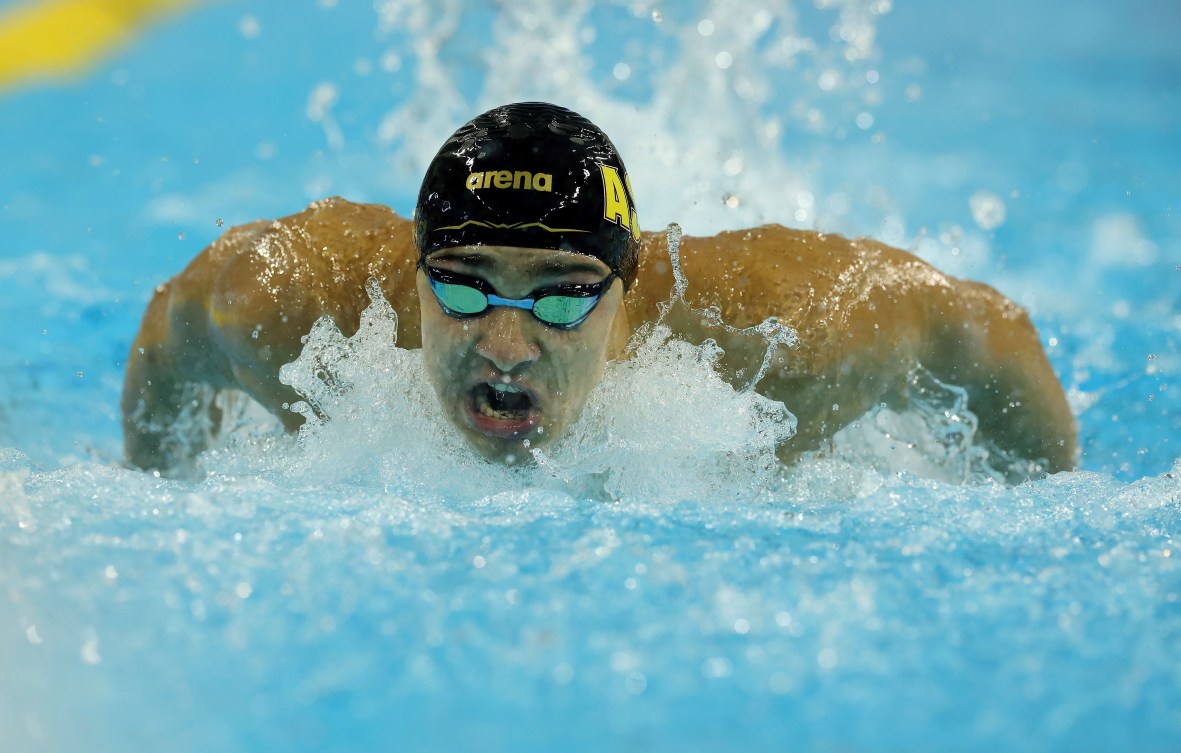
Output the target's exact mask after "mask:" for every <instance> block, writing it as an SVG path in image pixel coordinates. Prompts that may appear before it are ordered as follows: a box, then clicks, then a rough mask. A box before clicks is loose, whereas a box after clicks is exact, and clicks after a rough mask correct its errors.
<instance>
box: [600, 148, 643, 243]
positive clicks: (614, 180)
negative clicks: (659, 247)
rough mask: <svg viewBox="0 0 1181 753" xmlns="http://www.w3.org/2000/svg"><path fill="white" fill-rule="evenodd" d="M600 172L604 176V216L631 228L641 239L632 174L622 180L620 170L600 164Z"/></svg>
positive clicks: (626, 227) (633, 234) (633, 233)
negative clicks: (633, 197)
mask: <svg viewBox="0 0 1181 753" xmlns="http://www.w3.org/2000/svg"><path fill="white" fill-rule="evenodd" d="M599 172H600V173H601V174H602V176H603V218H604V219H606V220H607V221H608V222H614V223H615V224H616V225H619V226H620V227H622V228H624V229H625V230H630V231H631V234H632V237H633V238H635V239H636V240H639V239H640V218H639V216H638V215H637V214H636V206H635V201H634V200H633V199H632V196H633V193H632V179H631V176H630V175H625V176H624V177H623V180H620V178H619V170H618V169H617V168H614V167H611V166H610V165H599Z"/></svg>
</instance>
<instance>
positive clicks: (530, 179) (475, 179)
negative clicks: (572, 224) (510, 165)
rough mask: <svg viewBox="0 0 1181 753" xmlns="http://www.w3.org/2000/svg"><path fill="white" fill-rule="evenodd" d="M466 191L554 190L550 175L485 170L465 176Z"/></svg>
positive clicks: (518, 171)
mask: <svg viewBox="0 0 1181 753" xmlns="http://www.w3.org/2000/svg"><path fill="white" fill-rule="evenodd" d="M466 185H467V189H468V190H469V191H475V190H477V189H481V188H523V189H525V190H526V191H545V192H547V193H549V192H552V191H553V190H554V176H553V175H551V174H550V173H531V172H529V171H527V170H517V171H515V172H514V171H512V170H486V171H484V172H479V173H472V174H471V175H469V176H467V184H466Z"/></svg>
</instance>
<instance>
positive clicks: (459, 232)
mask: <svg viewBox="0 0 1181 753" xmlns="http://www.w3.org/2000/svg"><path fill="white" fill-rule="evenodd" d="M414 239H415V242H416V243H417V244H418V252H419V254H420V256H421V257H426V256H427V255H428V254H430V253H432V252H434V251H438V250H439V249H443V248H451V247H453V246H480V245H491V246H521V247H527V248H550V249H555V250H559V251H573V252H575V253H579V254H585V255H587V256H593V257H595V258H596V259H600V260H602V261H603V262H604V263H605V264H606V265H607V266H608V267H610V268H611V269H612V270H613V271H615V272H616V273H617V274H618V275H619V277H620V279H622V280H623V286H624V289H625V290H626V289H627V288H629V287H631V284H632V281H633V280H635V278H636V265H637V264H638V263H639V257H640V226H639V222H638V220H637V219H636V210H635V201H634V200H633V198H632V190H631V181H630V180H629V179H628V176H627V170H626V169H625V168H624V166H623V160H621V159H620V158H619V152H617V151H616V150H615V145H614V144H612V143H611V140H610V139H608V138H607V134H605V133H603V131H602V130H600V129H599V127H598V126H596V125H595V124H594V123H592V122H590V121H589V120H587V119H586V118H584V117H582V116H581V115H579V114H578V113H576V112H571V111H570V110H567V109H565V108H563V107H558V106H556V105H551V104H547V103H544V102H521V103H517V104H511V105H505V106H503V107H497V108H495V109H492V110H489V111H488V112H486V113H484V114H483V115H480V116H478V117H476V118H475V119H474V120H472V121H471V122H469V123H468V124H466V125H464V126H463V127H462V128H460V129H459V130H458V131H456V132H455V133H454V134H452V136H451V138H449V139H447V142H446V143H445V144H443V147H442V148H441V149H440V150H439V153H438V154H436V155H435V159H434V160H433V161H432V162H431V164H430V167H428V168H427V171H426V177H424V178H423V181H422V190H421V191H419V194H418V208H417V209H416V210H415V224H414Z"/></svg>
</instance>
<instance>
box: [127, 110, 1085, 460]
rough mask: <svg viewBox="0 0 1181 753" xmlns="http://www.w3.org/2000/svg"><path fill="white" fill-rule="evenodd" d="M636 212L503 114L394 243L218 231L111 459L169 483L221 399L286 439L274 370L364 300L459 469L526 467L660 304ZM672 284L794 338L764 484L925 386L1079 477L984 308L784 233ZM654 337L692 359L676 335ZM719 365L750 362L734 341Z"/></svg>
mask: <svg viewBox="0 0 1181 753" xmlns="http://www.w3.org/2000/svg"><path fill="white" fill-rule="evenodd" d="M635 207H636V205H635V201H634V197H633V193H632V188H631V183H630V180H629V179H628V174H627V171H626V169H625V167H624V165H623V162H622V160H621V159H620V157H619V154H618V152H617V151H616V149H615V147H614V146H613V145H612V143H611V141H610V140H609V139H608V138H607V136H606V134H604V133H603V132H602V131H601V130H600V129H599V128H597V127H596V126H595V125H594V124H592V123H591V122H590V121H588V120H586V119H585V118H583V117H581V116H580V115H577V114H576V113H573V112H571V111H569V110H566V109H563V108H560V107H557V106H554V105H549V104H543V103H519V104H513V105H508V106H505V107H500V108H496V109H493V110H490V111H489V112H487V113H484V114H482V115H480V116H479V117H477V118H475V119H474V120H472V121H471V122H469V123H467V124H466V125H464V126H463V127H461V128H460V129H459V130H458V131H456V132H455V134H453V135H452V136H451V137H450V138H449V139H448V140H447V142H446V143H445V144H444V145H443V147H442V148H441V149H440V150H439V153H438V154H437V155H436V156H435V158H434V160H433V161H432V163H431V165H430V166H429V168H428V169H427V173H426V176H425V178H424V180H423V184H422V188H421V191H420V193H419V198H418V205H417V208H416V210H415V217H414V220H413V221H411V220H407V219H404V218H401V217H399V216H398V215H397V214H396V213H394V212H393V211H392V210H391V209H389V208H387V207H385V206H381V205H376V204H356V203H352V202H349V201H346V200H344V199H340V198H331V199H326V200H323V201H319V202H316V203H313V204H312V205H310V206H309V207H308V208H307V209H305V210H304V211H302V212H299V213H297V214H293V215H290V216H288V217H284V218H281V219H279V220H276V221H273V222H268V221H262V220H260V221H257V222H253V223H250V224H247V225H242V226H239V227H235V228H232V229H230V230H228V231H227V232H226V233H225V234H224V235H223V236H222V237H220V238H219V239H217V240H216V241H215V242H214V243H213V244H212V245H210V246H209V247H208V248H206V249H205V250H204V251H202V252H201V253H200V254H199V255H198V256H197V257H196V258H195V259H194V260H193V261H192V262H191V263H190V264H189V266H188V267H187V268H186V269H185V270H184V271H182V272H181V273H180V274H179V275H177V276H176V277H174V278H173V279H171V280H170V281H168V282H167V283H164V284H163V285H161V286H160V287H159V288H158V289H157V291H156V293H155V295H154V297H153V298H152V300H151V302H150V304H149V305H148V308H147V311H146V313H145V315H144V319H143V323H142V325H141V328H140V330H139V333H138V334H137V336H136V338H135V340H134V342H133V343H132V347H131V355H130V357H129V359H128V364H127V373H126V380H125V383H124V391H123V404H122V408H123V426H124V432H125V448H126V454H127V459H128V460H129V461H130V462H131V463H133V464H135V465H137V466H139V467H141V468H145V469H159V470H162V471H166V472H167V471H173V472H175V471H177V470H178V469H183V468H184V467H185V466H186V464H188V463H190V462H191V461H192V459H193V457H194V456H195V455H196V453H198V452H199V451H200V450H201V449H203V448H204V446H206V443H207V442H208V441H209V439H210V436H209V431H208V429H206V430H201V428H200V427H201V426H202V425H204V426H206V427H209V426H216V425H217V423H218V420H219V414H218V408H217V405H216V404H215V402H214V401H213V400H212V399H211V398H210V396H211V395H212V394H214V393H216V392H218V391H220V390H229V389H233V390H239V391H241V392H244V393H246V394H247V395H249V396H250V397H252V398H254V400H256V401H257V402H258V403H260V404H261V405H262V406H263V407H265V408H266V409H267V410H269V411H270V412H271V413H273V414H274V415H275V416H277V417H278V418H279V419H280V420H281V421H282V422H283V424H284V426H285V427H286V428H287V429H288V430H295V429H296V428H298V426H299V425H300V424H301V423H302V422H303V417H302V416H300V415H298V414H296V413H293V412H292V411H290V410H289V409H287V408H286V406H287V405H288V404H290V403H294V402H296V401H298V400H299V399H300V396H299V395H298V394H297V393H296V392H295V391H294V390H293V389H292V388H291V387H289V386H287V385H284V384H282V383H281V382H280V381H279V368H280V367H281V366H282V365H283V364H285V363H288V362H290V361H293V360H295V358H296V357H297V356H298V355H299V353H300V350H301V347H302V345H301V338H302V337H303V336H304V335H306V334H307V333H308V331H309V330H310V329H311V326H312V324H313V323H314V322H315V321H316V320H317V319H318V318H320V317H322V316H329V317H331V318H332V319H334V320H335V321H336V323H337V326H338V327H339V328H340V329H341V331H342V332H343V333H344V334H345V335H351V334H352V333H354V332H355V331H356V330H357V328H358V327H359V320H360V314H361V312H362V310H363V309H364V308H365V307H366V306H367V305H368V296H367V294H366V292H365V283H366V281H367V280H368V279H369V278H374V279H376V280H377V281H378V283H379V285H380V287H381V289H382V291H383V293H384V295H385V296H386V298H387V299H388V300H389V301H390V303H391V305H392V306H393V308H394V310H395V311H396V312H397V315H398V321H399V332H398V343H397V344H398V346H399V347H406V348H422V351H423V362H424V366H425V369H426V373H427V376H428V379H429V381H430V383H431V385H432V386H433V388H434V391H435V393H436V395H437V396H438V399H439V401H440V404H441V405H442V407H443V412H444V414H445V415H446V417H447V419H448V420H449V421H450V422H451V423H452V424H454V425H455V426H456V427H457V428H458V430H459V431H460V433H461V434H462V435H463V436H464V437H465V438H466V439H467V441H468V442H469V443H470V444H471V446H472V448H473V449H474V450H475V451H476V452H478V453H479V454H480V455H482V456H483V457H485V458H487V459H489V460H491V461H498V462H513V460H514V459H519V458H524V457H528V450H527V448H528V447H544V446H546V445H547V444H549V443H552V442H554V441H556V440H557V439H559V438H560V437H561V436H562V435H563V433H564V432H565V431H566V429H567V428H568V427H569V426H570V425H571V424H572V423H573V422H574V421H575V419H577V417H578V415H579V413H580V412H581V410H582V408H583V406H584V405H585V403H586V401H587V399H588V397H589V395H590V393H591V391H592V390H593V389H594V387H595V386H596V385H597V384H598V383H599V381H600V380H601V378H602V375H603V373H604V369H605V366H606V364H607V363H608V362H609V361H611V360H612V359H617V358H621V357H624V354H625V346H626V344H627V342H628V340H629V338H630V336H631V334H632V332H633V331H634V329H635V328H637V327H638V326H640V325H642V324H643V323H646V322H652V321H654V320H656V319H657V317H658V316H659V315H660V304H661V303H662V302H665V301H667V300H668V298H669V292H670V290H672V288H673V284H674V279H673V270H672V268H671V265H670V264H669V262H668V256H667V254H666V253H664V247H665V242H666V241H665V235H664V234H663V233H659V234H658V233H641V232H640V228H639V222H638V218H637V214H636V208H635ZM680 264H681V267H682V269H683V271H684V273H685V275H686V277H687V279H688V283H689V287H688V291H687V296H686V299H687V303H689V304H690V305H691V306H693V307H695V308H699V309H700V308H705V307H710V306H716V307H718V309H719V310H720V312H721V315H722V318H723V319H724V320H725V321H726V322H728V323H729V324H731V325H734V326H735V327H749V326H753V325H755V324H758V323H759V322H761V321H763V320H764V319H766V318H767V317H770V316H775V317H777V318H778V319H779V321H781V322H783V323H785V324H788V325H790V326H791V327H793V328H795V329H796V330H797V332H798V334H799V338H800V345H799V347H798V348H796V349H795V350H791V351H784V352H780V353H778V354H777V355H776V357H775V358H774V359H773V362H772V363H771V366H770V368H769V370H768V372H767V374H766V375H765V376H764V377H763V378H762V380H761V381H760V382H759V383H758V385H757V389H758V391H759V392H760V393H762V394H764V395H766V396H767V397H770V398H772V399H774V400H778V401H782V402H783V403H784V404H785V405H786V406H787V407H788V408H789V409H790V410H791V411H792V412H793V413H794V414H795V415H796V417H797V418H798V421H799V430H798V433H797V435H796V436H795V437H794V438H792V439H791V440H789V441H788V442H786V443H785V444H784V445H782V446H781V448H780V450H779V454H780V458H781V459H782V460H783V461H785V462H791V461H792V460H794V459H796V458H798V457H799V456H800V455H801V454H802V453H804V452H809V451H814V450H817V449H819V448H823V446H824V443H825V441H826V440H827V439H828V438H830V437H831V436H832V435H833V434H834V433H835V432H836V431H838V430H839V429H840V428H842V427H843V426H845V425H847V424H849V423H850V422H852V421H854V420H856V419H857V418H858V417H860V416H862V415H863V414H864V413H865V412H866V411H868V410H869V409H871V408H872V407H874V406H876V405H878V404H880V403H883V402H885V403H890V404H893V403H896V402H897V401H899V400H902V399H903V398H902V396H903V395H904V394H905V389H906V383H907V380H908V379H909V377H910V375H911V374H912V372H913V371H914V370H915V369H916V368H917V367H919V366H920V365H921V366H922V367H923V368H925V369H927V370H928V371H929V372H930V373H931V374H933V375H934V376H935V377H936V378H938V379H939V380H941V381H943V382H945V383H948V384H955V385H959V386H961V387H963V388H964V389H965V390H966V391H967V394H968V397H969V407H970V408H971V410H972V411H973V412H974V413H975V415H976V416H977V417H978V418H979V428H978V434H977V436H978V438H980V439H983V440H984V441H986V442H988V443H990V444H991V445H993V446H995V447H996V448H999V449H1001V450H1003V451H1005V452H1008V453H1012V454H1015V455H1017V456H1019V457H1022V458H1027V459H1030V460H1033V461H1037V462H1038V463H1040V464H1041V466H1042V467H1043V468H1044V469H1045V470H1047V471H1050V472H1056V471H1061V470H1067V469H1070V468H1072V467H1074V463H1075V457H1076V453H1077V446H1076V436H1075V424H1074V419H1073V416H1072V414H1071V411H1070V408H1069V405H1068V404H1067V401H1066V398H1065V396H1064V394H1063V391H1062V388H1061V386H1060V384H1059V383H1058V380H1057V378H1056V377H1055V375H1054V372H1053V370H1052V368H1051V367H1050V364H1049V362H1048V361H1047V359H1046V356H1045V353H1044V351H1043V350H1042V347H1041V344H1040V341H1039V339H1038V334H1037V332H1036V330H1035V329H1034V327H1033V326H1032V324H1031V323H1030V321H1029V317H1028V316H1027V314H1026V313H1025V311H1024V310H1022V309H1021V308H1020V307H1019V306H1018V305H1016V304H1015V303H1013V302H1011V301H1009V300H1008V299H1006V298H1005V297H1004V296H1002V295H1001V294H1000V293H998V292H997V291H995V290H993V289H992V288H990V287H988V286H986V285H983V284H979V283H974V282H969V281H964V280H958V279H955V278H953V277H949V276H947V275H944V274H942V273H940V272H939V271H937V270H936V269H934V268H933V267H931V266H930V265H929V264H927V263H925V262H923V261H921V260H919V259H918V258H916V257H914V256H912V255H911V254H908V253H906V252H904V251H900V250H898V249H894V248H891V247H889V246H886V245H883V244H881V243H877V242H875V241H870V240H848V239H845V238H843V237H840V236H837V235H831V234H823V233H817V232H810V231H802V230H791V229H788V228H785V227H782V226H779V225H766V226H763V227H759V228H754V229H751V230H745V231H736V232H724V233H720V234H718V235H715V236H711V237H701V238H695V237H686V238H684V240H683V243H682V245H681V249H680ZM665 323H666V324H668V325H669V326H671V327H672V328H673V329H674V331H675V332H677V333H679V334H681V335H683V336H685V337H686V338H689V339H692V338H693V337H694V336H700V324H699V322H698V321H696V320H695V317H693V316H687V315H680V316H675V315H674V316H672V317H670V318H669V319H667V320H666V322H665ZM719 344H721V345H722V347H723V348H725V349H726V350H727V353H728V355H734V356H736V357H738V358H746V359H748V360H753V361H756V362H757V361H758V360H759V359H760V358H761V355H762V351H761V349H762V347H763V343H762V342H761V341H759V342H757V343H756V342H752V338H749V337H739V336H733V337H730V338H720V339H719ZM756 351H757V352H756ZM195 388H199V389H195ZM390 420H397V417H396V416H391V417H390ZM182 426H184V427H188V428H187V429H185V430H183V431H181V430H180V429H179V428H178V427H182Z"/></svg>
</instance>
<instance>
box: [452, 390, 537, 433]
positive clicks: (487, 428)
mask: <svg viewBox="0 0 1181 753" xmlns="http://www.w3.org/2000/svg"><path fill="white" fill-rule="evenodd" d="M468 415H469V417H470V418H471V420H472V423H473V424H474V425H475V427H476V428H477V429H479V430H480V431H481V432H483V433H484V434H487V435H489V436H494V437H501V438H512V437H519V436H521V435H523V434H525V433H526V432H528V431H530V430H531V429H532V428H533V427H534V425H535V424H536V423H537V410H536V404H535V402H534V400H533V396H532V395H530V394H529V392H528V391H527V390H525V389H522V388H521V387H518V386H516V385H514V384H502V383H499V382H497V383H488V382H481V383H480V384H477V385H476V386H475V387H473V388H472V392H471V400H470V401H469V403H468Z"/></svg>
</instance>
